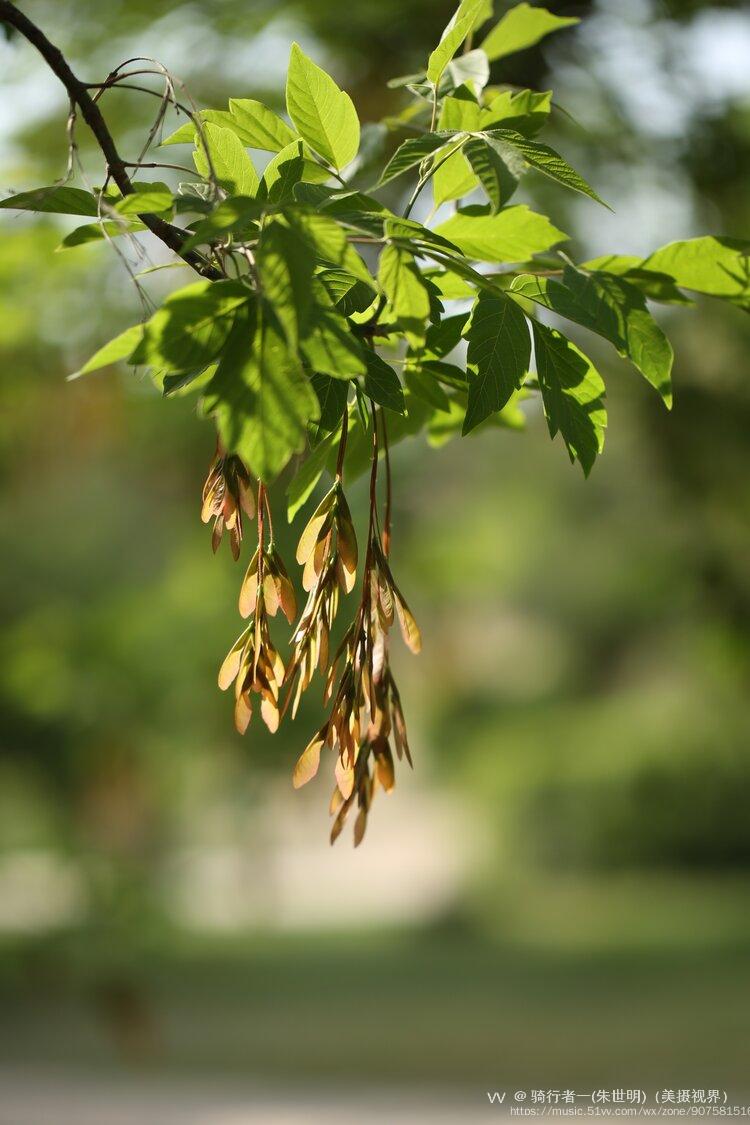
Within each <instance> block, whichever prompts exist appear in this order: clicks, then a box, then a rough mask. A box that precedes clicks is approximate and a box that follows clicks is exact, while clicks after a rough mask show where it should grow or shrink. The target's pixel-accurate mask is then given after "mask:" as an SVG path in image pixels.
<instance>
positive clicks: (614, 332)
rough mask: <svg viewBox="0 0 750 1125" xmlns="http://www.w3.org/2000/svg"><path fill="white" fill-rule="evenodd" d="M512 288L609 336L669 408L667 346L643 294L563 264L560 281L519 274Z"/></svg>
mask: <svg viewBox="0 0 750 1125" xmlns="http://www.w3.org/2000/svg"><path fill="white" fill-rule="evenodd" d="M511 290H512V291H513V292H515V293H520V294H522V296H524V297H529V298H530V299H531V300H532V301H536V302H537V304H540V305H543V306H544V307H545V308H548V309H551V310H552V312H555V313H557V314H558V315H559V316H564V317H566V319H568V320H572V321H574V322H575V323H576V324H580V325H582V326H583V327H584V328H588V329H590V330H591V331H592V332H596V333H598V335H600V336H603V337H604V339H605V340H609V341H610V342H611V343H612V344H614V346H615V347H616V348H617V351H618V352H619V353H620V355H621V356H624V357H626V358H627V359H630V360H631V361H632V363H633V364H634V365H635V367H636V368H637V369H638V370H639V371H640V372H641V374H642V375H643V377H644V378H645V379H647V380H648V382H649V383H650V384H651V385H652V386H653V387H655V388H656V390H657V391H658V392H659V394H660V395H661V397H662V398H663V399H664V402H665V403H666V405H667V406H668V407H671V405H672V383H671V371H672V361H673V358H674V355H673V352H672V346H671V344H670V343H669V340H668V339H667V338H666V336H665V335H664V333H663V332H662V330H661V328H660V327H659V325H658V324H657V323H656V321H655V320H654V318H653V317H652V316H651V313H650V312H649V311H648V309H647V307H646V301H645V298H644V297H643V295H642V294H641V293H640V292H639V291H638V290H637V289H635V288H634V287H633V286H632V285H629V284H628V282H627V281H625V280H623V279H622V278H618V277H614V276H612V275H611V274H607V273H600V272H591V273H585V272H583V271H582V270H580V269H576V268H575V267H573V266H566V268H565V270H564V271H563V276H562V279H561V280H559V281H558V280H555V279H553V278H545V277H535V276H533V275H530V274H522V275H521V276H520V277H517V278H516V279H515V280H514V282H513V284H512V286H511Z"/></svg>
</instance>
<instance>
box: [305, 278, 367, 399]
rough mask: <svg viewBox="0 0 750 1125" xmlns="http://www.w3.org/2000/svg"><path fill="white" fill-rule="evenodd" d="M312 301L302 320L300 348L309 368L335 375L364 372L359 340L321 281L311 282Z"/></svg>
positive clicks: (335, 376) (345, 377) (351, 374)
mask: <svg viewBox="0 0 750 1125" xmlns="http://www.w3.org/2000/svg"><path fill="white" fill-rule="evenodd" d="M312 293H313V303H312V305H311V307H310V311H309V313H308V317H307V322H306V324H305V330H304V336H303V338H302V339H301V340H300V348H301V351H302V354H303V355H304V357H305V359H306V360H307V362H308V363H309V364H310V366H311V367H312V369H313V370H314V371H317V372H321V373H323V374H325V375H332V376H333V378H334V379H353V378H354V377H355V376H356V375H363V374H364V372H365V362H364V357H363V355H362V348H361V347H360V344H359V341H358V340H357V339H355V337H354V336H353V335H352V333H351V331H350V329H349V324H348V322H347V321H346V320H345V319H344V317H343V316H341V315H340V313H338V312H337V311H336V308H335V307H334V304H333V301H332V300H331V298H330V297H329V295H328V292H327V290H326V288H325V286H324V285H323V283H322V282H321V281H320V280H319V279H318V278H317V277H316V278H314V279H313V282H312Z"/></svg>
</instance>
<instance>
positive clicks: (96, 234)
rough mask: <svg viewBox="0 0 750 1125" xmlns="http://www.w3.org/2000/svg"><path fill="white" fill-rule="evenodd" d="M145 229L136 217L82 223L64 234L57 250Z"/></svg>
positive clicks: (85, 244) (70, 248)
mask: <svg viewBox="0 0 750 1125" xmlns="http://www.w3.org/2000/svg"><path fill="white" fill-rule="evenodd" d="M141 230H146V226H145V224H144V223H142V222H140V220H138V219H130V220H126V219H121V220H119V221H118V220H117V219H105V220H103V221H101V222H98V223H84V224H83V226H80V227H76V228H75V230H72V231H71V232H70V234H66V236H65V238H64V239H63V240H62V242H61V243H60V245H59V246H58V247H57V248H56V249H57V250H73V249H74V248H75V247H76V246H87V245H88V244H89V243H90V242H103V241H104V240H105V239H107V238H119V237H120V236H121V235H123V234H136V233H137V232H138V231H141Z"/></svg>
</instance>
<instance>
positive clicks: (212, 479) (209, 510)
mask: <svg viewBox="0 0 750 1125" xmlns="http://www.w3.org/2000/svg"><path fill="white" fill-rule="evenodd" d="M202 499H203V506H202V508H201V519H202V520H203V522H204V523H208V522H209V520H210V519H211V518H212V517H213V521H214V530H213V535H212V536H211V546H212V547H213V550H214V554H216V552H217V551H218V549H219V544H220V543H221V539H222V536H223V534H224V530H225V529H226V530H227V531H228V532H229V542H230V545H231V548H232V554H233V556H234V558H235V559H238V558H239V557H240V548H241V545H242V513H243V512H245V514H246V515H247V516H249V517H250V519H252V518H253V516H254V515H255V500H254V498H253V493H252V489H251V486H250V474H249V473H248V471H247V469H246V468H245V466H244V465H243V464H242V461H241V460H240V458H239V457H237V456H235V454H232V453H230V454H226V453H224V452H223V450H222V448H221V445H217V447H216V455H215V457H214V459H213V461H212V462H211V466H210V468H209V470H208V476H207V477H206V483H205V484H204V485H203V497H202Z"/></svg>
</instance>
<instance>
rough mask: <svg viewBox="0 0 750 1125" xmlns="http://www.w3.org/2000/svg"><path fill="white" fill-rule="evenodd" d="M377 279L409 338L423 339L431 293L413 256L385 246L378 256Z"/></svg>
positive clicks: (397, 248)
mask: <svg viewBox="0 0 750 1125" xmlns="http://www.w3.org/2000/svg"><path fill="white" fill-rule="evenodd" d="M378 281H379V282H380V285H381V288H382V290H383V292H384V294H385V296H386V298H387V301H388V308H389V309H390V311H391V312H392V313H393V315H394V316H395V317H396V319H397V320H399V321H400V323H401V324H402V325H403V326H404V330H405V331H406V333H407V337H408V338H409V339H410V341H412V340H413V341H414V342H416V343H420V342H421V341H422V340H423V339H424V322H425V320H426V318H427V317H428V316H429V315H430V294H429V290H428V288H427V284H426V282H425V279H424V277H423V276H422V274H421V273H420V272H419V269H418V268H417V266H416V264H415V262H414V258H413V256H412V255H411V254H410V253H409V252H408V251H407V250H404V249H402V248H401V247H398V246H386V248H385V249H384V250H383V252H382V254H381V255H380V264H379V268H378Z"/></svg>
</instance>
